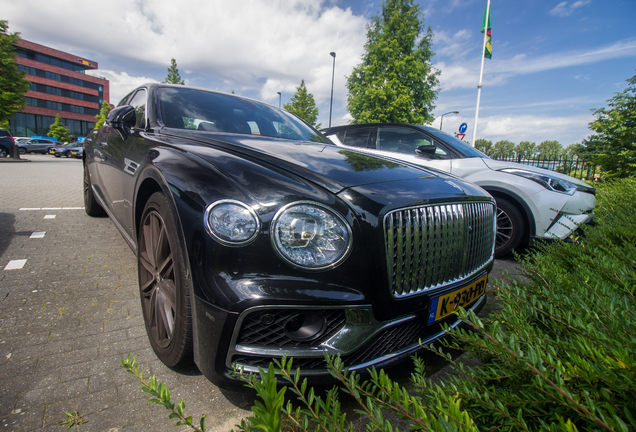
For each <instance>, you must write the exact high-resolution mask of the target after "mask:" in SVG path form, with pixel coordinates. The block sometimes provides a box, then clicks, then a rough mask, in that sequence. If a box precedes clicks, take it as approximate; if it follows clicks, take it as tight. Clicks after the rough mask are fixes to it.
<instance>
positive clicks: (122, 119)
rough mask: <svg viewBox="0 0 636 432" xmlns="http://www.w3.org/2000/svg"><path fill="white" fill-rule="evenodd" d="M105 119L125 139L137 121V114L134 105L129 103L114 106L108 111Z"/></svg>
mask: <svg viewBox="0 0 636 432" xmlns="http://www.w3.org/2000/svg"><path fill="white" fill-rule="evenodd" d="M106 121H107V122H108V123H110V125H111V126H112V127H113V128H115V130H116V131H117V132H119V134H120V135H121V137H122V139H124V140H125V139H127V138H128V137H129V136H130V130H131V129H132V128H133V127H135V124H136V123H137V116H136V114H135V107H133V106H131V105H122V106H120V107H117V108H114V109H113V110H111V111H110V112H109V113H108V117H107V118H106Z"/></svg>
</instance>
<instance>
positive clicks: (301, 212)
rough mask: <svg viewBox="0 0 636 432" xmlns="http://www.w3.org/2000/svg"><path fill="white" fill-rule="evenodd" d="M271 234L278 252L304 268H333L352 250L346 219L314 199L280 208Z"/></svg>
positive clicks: (296, 265)
mask: <svg viewBox="0 0 636 432" xmlns="http://www.w3.org/2000/svg"><path fill="white" fill-rule="evenodd" d="M270 233H271V238H272V244H273V246H274V250H275V251H276V252H277V253H278V255H279V256H280V257H281V258H282V259H283V260H285V261H286V262H288V263H289V264H291V265H292V266H294V267H298V268H301V269H304V270H324V269H327V268H333V267H335V266H336V265H338V264H339V263H340V262H342V260H344V259H345V258H346V256H347V255H348V253H349V250H350V249H351V228H350V227H349V225H348V224H347V222H346V221H345V219H344V218H343V217H342V216H340V215H339V214H337V213H335V212H334V211H333V210H330V209H329V208H327V207H324V206H323V205H321V204H318V203H314V202H302V201H301V202H296V203H292V204H289V205H287V206H285V207H283V208H282V209H280V210H279V211H278V213H276V215H275V216H274V219H273V220H272V225H271V228H270Z"/></svg>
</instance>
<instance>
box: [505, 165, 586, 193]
mask: <svg viewBox="0 0 636 432" xmlns="http://www.w3.org/2000/svg"><path fill="white" fill-rule="evenodd" d="M501 171H503V172H505V173H508V174H514V175H518V176H521V177H525V178H527V179H529V180H532V181H534V182H537V183H539V184H540V185H541V186H543V187H544V188H546V189H548V190H551V191H554V192H560V193H564V194H568V195H573V194H574V192H576V189H577V186H576V185H575V184H573V183H570V182H569V181H566V180H562V179H559V178H556V177H551V176H549V175H546V174H541V173H538V172H534V171H527V170H522V169H519V168H505V169H502V170H501Z"/></svg>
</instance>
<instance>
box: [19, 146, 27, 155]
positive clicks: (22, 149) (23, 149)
mask: <svg viewBox="0 0 636 432" xmlns="http://www.w3.org/2000/svg"><path fill="white" fill-rule="evenodd" d="M18 152H19V153H20V154H26V152H27V151H26V149H25V148H23V147H20V148H19V149H18Z"/></svg>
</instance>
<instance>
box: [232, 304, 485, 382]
mask: <svg viewBox="0 0 636 432" xmlns="http://www.w3.org/2000/svg"><path fill="white" fill-rule="evenodd" d="M484 301H486V295H485V294H484V295H482V296H481V298H479V299H478V300H477V301H476V302H475V304H473V305H472V306H471V307H470V310H474V309H475V308H477V307H478V306H479V305H481V304H482V303H483V302H484ZM413 318H415V317H414V316H411V317H408V318H405V319H401V320H398V321H399V322H402V321H404V320H408V319H413ZM462 323H463V321H461V320H457V321H455V322H454V323H453V324H451V325H450V326H449V327H450V328H451V329H453V328H456V327H457V326H458V325H460V324H462ZM394 324H395V323H392V325H394ZM386 327H389V326H386ZM386 327H385V328H386ZM445 334H448V332H447V331H440V332H438V333H436V334H434V335H431V336H429V337H428V338H426V339H425V340H422V345H427V344H429V343H431V342H434V341H435V340H437V339H439V338H440V337H442V336H444V335H445ZM419 347H420V344H419V343H417V344H412V345H409V346H408V347H405V348H402V349H401V350H398V351H395V352H392V353H390V354H386V355H384V356H382V357H378V358H376V359H373V360H371V361H368V362H365V363H361V364H358V365H353V366H347V368H348V369H349V370H350V371H357V370H362V369H367V368H369V367H370V366H373V365H375V364H378V363H381V362H385V361H388V360H391V359H393V358H395V357H398V356H402V355H404V354H406V353H408V352H409V351H414V350H416V349H418V348H419ZM282 354H288V355H289V357H307V356H300V355H299V356H296V355H293V356H292V355H290V352H289V350H287V351H285V352H282V353H280V354H278V355H279V356H282ZM316 354H317V352H314V357H317V356H316ZM274 355H276V354H274ZM229 359H231V357H228V360H229ZM226 365H227V366H228V368H230V369H233V365H232V364H229V363H228V362H226ZM236 366H237V367H238V368H239V369H242V370H243V371H244V372H258V367H253V366H247V365H242V364H237V365H236ZM301 374H302V376H321V375H322V376H324V375H329V371H328V370H327V369H305V370H301Z"/></svg>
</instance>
